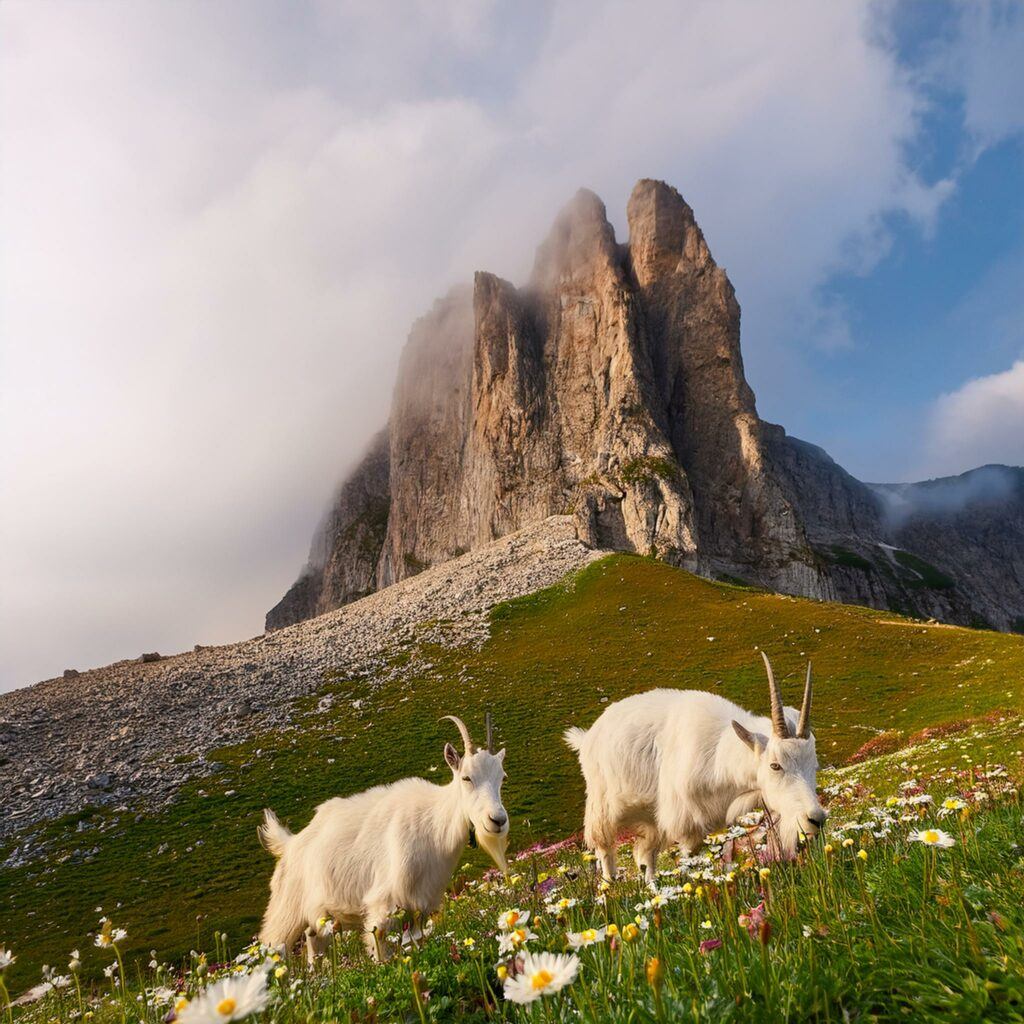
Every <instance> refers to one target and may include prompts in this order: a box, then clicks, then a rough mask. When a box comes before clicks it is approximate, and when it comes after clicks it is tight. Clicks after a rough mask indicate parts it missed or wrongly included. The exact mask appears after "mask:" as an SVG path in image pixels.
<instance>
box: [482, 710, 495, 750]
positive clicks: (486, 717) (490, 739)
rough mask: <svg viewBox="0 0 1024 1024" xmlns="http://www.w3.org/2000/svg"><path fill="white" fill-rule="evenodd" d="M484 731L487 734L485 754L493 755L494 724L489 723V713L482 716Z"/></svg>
mask: <svg viewBox="0 0 1024 1024" xmlns="http://www.w3.org/2000/svg"><path fill="white" fill-rule="evenodd" d="M484 730H485V731H486V733H487V753H488V754H493V753H494V723H493V722H492V721H491V713H490V711H488V712H487V714H486V715H484Z"/></svg>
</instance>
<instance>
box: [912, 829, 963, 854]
mask: <svg viewBox="0 0 1024 1024" xmlns="http://www.w3.org/2000/svg"><path fill="white" fill-rule="evenodd" d="M907 838H908V839H909V840H910V841H911V842H912V843H922V844H923V845H924V846H938V847H941V848H942V849H948V848H949V847H950V846H955V845H956V840H955V839H954V838H953V837H952V836H951V835H948V834H947V833H945V832H943V831H942V830H941V829H938V828H923V829H921V831H920V832H911V833H910V835H909V836H908V837H907Z"/></svg>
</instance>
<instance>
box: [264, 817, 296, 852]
mask: <svg viewBox="0 0 1024 1024" xmlns="http://www.w3.org/2000/svg"><path fill="white" fill-rule="evenodd" d="M256 835H257V836H259V840H260V845H261V846H262V847H263V849H264V850H266V851H267V852H268V853H272V854H273V855H274V856H275V857H280V856H281V854H282V853H284V850H285V847H286V846H287V845H288V841H289V840H290V839H291V838H292V834H291V832H289V831H288V829H286V828H285V827H284V825H282V824H281V822H280V820H279V819H278V817H277V815H276V814H275V813H274V812H273V811H272V810H271V809H270V808H269V807H268V808H266V810H264V812H263V824H262V825H259V826H257V828H256Z"/></svg>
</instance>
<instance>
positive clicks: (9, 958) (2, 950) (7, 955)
mask: <svg viewBox="0 0 1024 1024" xmlns="http://www.w3.org/2000/svg"><path fill="white" fill-rule="evenodd" d="M17 959H18V958H17V957H16V956H15V955H14V954H13V953H12V952H11V951H10V950H9V949H8V948H7V947H6V946H0V971H2V970H4V969H5V968H7V967H10V966H11V964H13V963H14V961H15V960H17Z"/></svg>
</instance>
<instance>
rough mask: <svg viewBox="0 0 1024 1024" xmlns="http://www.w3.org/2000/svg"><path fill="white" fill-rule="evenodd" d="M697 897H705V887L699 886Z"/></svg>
mask: <svg viewBox="0 0 1024 1024" xmlns="http://www.w3.org/2000/svg"><path fill="white" fill-rule="evenodd" d="M696 895H697V896H703V895H704V886H703V885H698V886H697V892H696Z"/></svg>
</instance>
